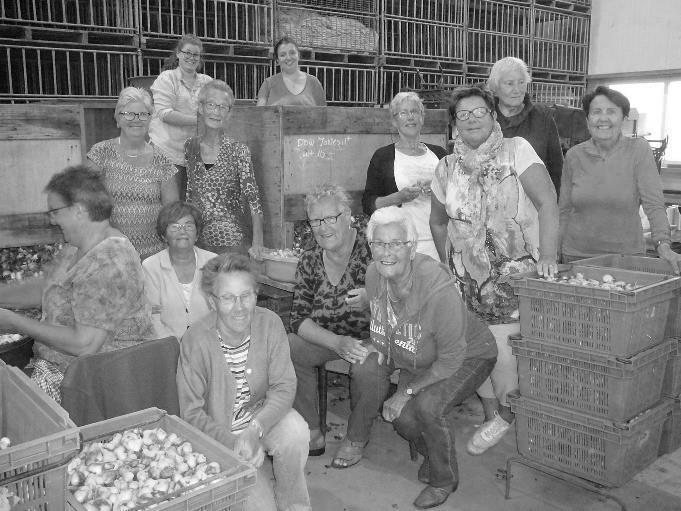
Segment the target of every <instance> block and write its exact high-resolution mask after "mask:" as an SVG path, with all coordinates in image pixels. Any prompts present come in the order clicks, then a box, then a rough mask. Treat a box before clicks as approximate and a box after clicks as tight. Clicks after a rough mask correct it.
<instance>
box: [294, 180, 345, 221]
mask: <svg viewBox="0 0 681 511" xmlns="http://www.w3.org/2000/svg"><path fill="white" fill-rule="evenodd" d="M324 197H331V198H332V199H335V200H337V201H338V202H339V203H340V205H341V207H342V208H343V209H344V210H345V211H347V212H348V213H350V212H351V209H352V208H351V207H350V205H351V204H352V201H351V200H350V195H348V192H346V191H345V189H344V188H341V187H340V186H338V185H333V184H329V183H327V184H323V185H321V186H318V187H317V188H315V189H314V190H313V191H312V192H310V193H308V194H307V195H306V196H305V212H306V213H307V215H308V216H310V209H311V208H312V206H313V205H314V204H316V203H317V202H319V201H320V200H321V199H323V198H324Z"/></svg>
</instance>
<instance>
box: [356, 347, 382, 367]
mask: <svg viewBox="0 0 681 511" xmlns="http://www.w3.org/2000/svg"><path fill="white" fill-rule="evenodd" d="M366 349H367V355H366V357H364V360H360V361H359V364H360V365H362V364H363V363H364V361H365V360H366V359H367V357H368V356H369V355H371V354H372V353H378V355H377V356H378V365H379V366H380V365H381V364H382V363H383V361H384V360H385V355H384V354H383V353H381V352H380V351H378V350H377V349H376V348H375V347H374V345H373V344H369V345H368V346H367V347H366Z"/></svg>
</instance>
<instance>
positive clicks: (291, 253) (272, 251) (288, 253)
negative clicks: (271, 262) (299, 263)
mask: <svg viewBox="0 0 681 511" xmlns="http://www.w3.org/2000/svg"><path fill="white" fill-rule="evenodd" d="M266 253H267V255H269V256H272V257H281V258H282V259H284V258H287V257H300V254H301V250H299V249H296V248H268V249H266Z"/></svg>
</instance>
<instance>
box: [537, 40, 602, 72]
mask: <svg viewBox="0 0 681 511" xmlns="http://www.w3.org/2000/svg"><path fill="white" fill-rule="evenodd" d="M533 45H534V51H533V57H532V60H531V61H530V62H528V64H529V65H530V66H531V67H532V69H533V70H548V71H555V72H561V71H562V72H567V73H579V74H580V75H582V76H583V75H586V72H587V64H588V59H589V47H588V45H586V44H585V45H576V44H574V43H559V42H555V41H541V40H535V41H534V43H533Z"/></svg>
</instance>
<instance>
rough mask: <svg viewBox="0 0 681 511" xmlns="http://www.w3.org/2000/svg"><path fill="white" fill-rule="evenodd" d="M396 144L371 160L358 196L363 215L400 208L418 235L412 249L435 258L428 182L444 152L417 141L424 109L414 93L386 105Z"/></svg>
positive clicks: (400, 94)
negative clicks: (430, 222) (395, 207)
mask: <svg viewBox="0 0 681 511" xmlns="http://www.w3.org/2000/svg"><path fill="white" fill-rule="evenodd" d="M390 114H391V119H392V120H391V122H392V125H393V127H394V128H395V129H396V130H397V137H398V139H397V141H396V142H395V143H393V144H390V145H387V146H385V147H381V148H380V149H378V150H377V151H376V152H375V153H374V155H373V156H372V157H371V161H370V162H369V168H368V169H367V178H366V185H365V187H364V195H363V196H362V206H363V209H364V213H366V214H367V215H371V214H372V213H373V212H374V211H376V210H377V209H380V208H384V207H387V206H400V207H402V208H403V209H404V210H405V211H408V212H409V214H410V215H411V217H412V219H413V220H414V223H415V224H416V230H417V232H418V243H417V247H416V250H417V251H418V252H421V253H423V254H426V255H429V256H431V257H432V258H434V259H436V260H437V258H438V256H437V250H436V249H435V244H434V243H433V237H432V235H431V233H430V228H429V226H428V218H429V216H430V182H431V180H432V179H433V173H434V172H435V167H436V166H437V164H438V162H439V161H440V159H441V158H443V157H444V156H445V155H446V154H447V153H446V151H445V150H444V148H442V147H440V146H437V145H432V144H425V143H423V142H421V140H420V139H421V129H422V128H423V122H424V117H425V108H424V106H423V102H422V101H421V98H419V96H418V94H416V93H415V92H400V93H399V94H397V95H396V96H395V97H394V98H393V99H392V101H391V102H390Z"/></svg>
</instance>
